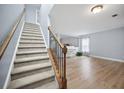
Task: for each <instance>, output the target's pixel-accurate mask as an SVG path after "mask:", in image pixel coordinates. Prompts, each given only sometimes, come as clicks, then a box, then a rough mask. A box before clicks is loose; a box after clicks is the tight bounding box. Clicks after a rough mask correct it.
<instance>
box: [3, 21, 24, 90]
mask: <svg viewBox="0 0 124 93" xmlns="http://www.w3.org/2000/svg"><path fill="white" fill-rule="evenodd" d="M24 24H25V21H23V23H22V27H21V29H20V33H19V38H18V40H17V43H16V47H15V51H14V54H13V58H12V61H11V64H10V68H9V71H8V75H7V78H6V81H5V84H4V86H3V89H6V88H7V87H8V84H9V81H10V75H11V71H12V69H13V64H14V60H15V57H16V51H17V49H18V45H19V41H20V38H21V34H22V31H23V28H24Z"/></svg>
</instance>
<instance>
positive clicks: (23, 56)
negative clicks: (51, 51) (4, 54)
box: [16, 53, 48, 59]
mask: <svg viewBox="0 0 124 93" xmlns="http://www.w3.org/2000/svg"><path fill="white" fill-rule="evenodd" d="M47 55H48V54H47V53H39V54H27V55H26V54H25V55H17V56H16V59H19V58H25V57H27V58H29V57H36V56H47Z"/></svg>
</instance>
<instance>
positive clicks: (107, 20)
mask: <svg viewBox="0 0 124 93" xmlns="http://www.w3.org/2000/svg"><path fill="white" fill-rule="evenodd" d="M93 6H94V5H93V4H92V5H91V4H66V5H64V4H63V5H62V4H61V5H60V4H59V5H54V7H53V9H52V11H51V13H50V15H49V16H50V19H51V24H52V25H53V26H54V28H55V31H56V32H58V33H61V34H66V35H71V36H78V35H84V34H90V33H95V32H100V31H106V30H109V29H114V28H119V27H122V26H124V5H123V4H120V5H119V4H103V11H101V12H100V13H98V14H93V13H92V12H91V11H90V9H91V7H93ZM116 13H117V14H118V16H117V17H115V18H113V17H112V14H116Z"/></svg>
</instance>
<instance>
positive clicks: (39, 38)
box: [21, 37, 43, 41]
mask: <svg viewBox="0 0 124 93" xmlns="http://www.w3.org/2000/svg"><path fill="white" fill-rule="evenodd" d="M21 40H40V41H43V38H41V37H34V38H33V37H21Z"/></svg>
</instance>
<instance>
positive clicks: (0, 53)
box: [0, 8, 25, 59]
mask: <svg viewBox="0 0 124 93" xmlns="http://www.w3.org/2000/svg"><path fill="white" fill-rule="evenodd" d="M24 13H25V8H24V10H23V12H22V14H21V15H20V16H19V18H18V20H17V22H16V24H15V25H14V27H13V28H12V31H10V32H9V33H8V35H7V36H6V38H5V40H4V42H3V43H2V45H1V46H0V59H1V58H2V55H3V54H4V52H5V50H6V48H7V46H8V44H9V42H10V40H11V38H12V37H13V35H14V33H15V31H16V29H17V27H18V25H19V23H20V21H21V19H22V17H23V15H24Z"/></svg>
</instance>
